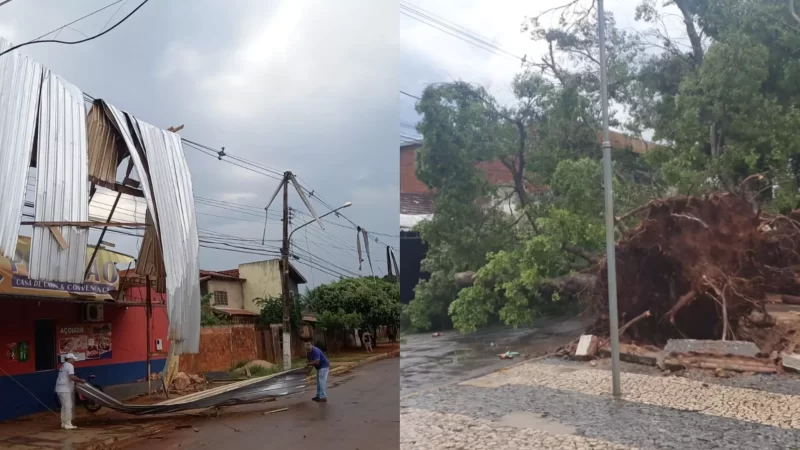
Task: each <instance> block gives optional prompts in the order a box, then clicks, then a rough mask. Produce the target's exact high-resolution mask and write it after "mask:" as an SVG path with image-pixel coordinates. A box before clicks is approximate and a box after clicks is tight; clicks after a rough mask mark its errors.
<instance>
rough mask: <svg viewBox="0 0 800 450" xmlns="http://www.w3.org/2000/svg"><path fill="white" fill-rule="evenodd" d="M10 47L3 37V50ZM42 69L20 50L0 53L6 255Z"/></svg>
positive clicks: (13, 236)
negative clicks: (21, 53) (20, 52)
mask: <svg viewBox="0 0 800 450" xmlns="http://www.w3.org/2000/svg"><path fill="white" fill-rule="evenodd" d="M10 47H11V43H10V42H8V41H7V40H5V39H2V38H0V52H2V51H5V50H7V49H8V48H10ZM42 71H43V69H42V66H41V65H40V64H38V63H36V62H35V61H33V60H30V59H28V58H25V57H23V56H22V55H20V54H19V52H17V51H13V52H11V53H7V54H5V55H3V56H2V57H0V255H2V256H5V257H7V258H13V257H14V253H15V250H16V248H17V237H18V236H19V227H20V223H19V222H20V219H21V217H22V207H23V205H24V203H25V191H26V188H27V180H26V178H27V176H28V167H30V161H31V153H32V151H33V136H34V131H35V128H36V112H37V109H38V105H39V89H40V86H41V82H42Z"/></svg>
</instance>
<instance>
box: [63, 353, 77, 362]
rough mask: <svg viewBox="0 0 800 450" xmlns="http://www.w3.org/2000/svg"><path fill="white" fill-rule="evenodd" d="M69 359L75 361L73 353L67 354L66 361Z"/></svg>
mask: <svg viewBox="0 0 800 450" xmlns="http://www.w3.org/2000/svg"><path fill="white" fill-rule="evenodd" d="M68 359H75V355H73V354H72V353H67V356H65V357H64V361H66V360H68Z"/></svg>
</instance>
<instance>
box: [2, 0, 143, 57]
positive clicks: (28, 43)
mask: <svg viewBox="0 0 800 450" xmlns="http://www.w3.org/2000/svg"><path fill="white" fill-rule="evenodd" d="M149 1H150V0H144V1H142V3H140V4H139V6H137V7H136V8H135V9H134V10H133V11H131V12H130V13H128V15H127V16H125V17H123V18H122V19H121V20H120V21H119V22H117V23H115V24H114V26H112V27H111V28H109V29H107V30H105V31H102V32H100V33H98V34H96V35H94V36H92V37H89V38H86V39H81V40H79V41H71V42H70V41H58V40H55V39H46V40H43V41H38V40H36V41H28V42H23V43H22V44H18V45H15V46H13V47H11V48H9V49H8V50H6V51H4V52H1V53H0V56H3V55H5V54H6V53H9V52H12V51H14V50H17V49H18V48H20V47H25V46H26V45H33V44H46V43H52V44H66V45H75V44H82V43H84V42H89V41H91V40H94V39H97V38H99V37H100V36H103V35H105V34H108V33H110V32H111V31H112V30H113V29H114V28H117V27H118V26H120V25H121V24H122V23H123V22H125V21H126V20H128V18H129V17H131V16H132V15H134V14H135V13H136V11H138V10H139V9H140V8H141V7H142V6H144V5H145V4H146V3H147V2H149ZM65 27H66V25H65ZM61 28H62V29H63V28H64V27H61ZM51 33H52V31H51ZM48 34H50V33H48ZM45 36H47V35H45Z"/></svg>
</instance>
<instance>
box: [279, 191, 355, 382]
mask: <svg viewBox="0 0 800 450" xmlns="http://www.w3.org/2000/svg"><path fill="white" fill-rule="evenodd" d="M284 178H285V180H287V181H286V182H285V183H284V184H283V192H284V194H283V195H284V212H283V214H284V216H283V236H284V237H283V249H282V250H281V266H282V267H280V270H281V272H282V275H283V276H282V277H281V291H282V292H283V370H289V369H291V368H292V345H291V340H292V333H291V330H292V329H291V327H292V323H291V311H292V303H293V301H294V300H293V299H292V293H291V292H290V290H289V248H290V246H291V242H292V235H293V234H294V232H295V231H297V230H299V229H301V228H303V227H305V226H306V225H309V224H312V223H314V222H319V220H320V219H322V218H323V217H325V216H329V215H331V214H333V213H335V212H337V211H339V210H341V209H344V208H348V207H350V206H351V205H352V203H351V202H347V203H345V204H344V205H342V206H340V207H338V208H335V209H332V210H330V211H328V212H326V213H325V214H323V215H321V216H319V217H315V218H314V220H311V221H308V222H306V223H304V224H302V225H300V226H299V227H297V228H295V229H294V230H292V232H291V233H287V230H288V229H289V208H288V199H287V193H286V191H287V186H288V180H289V179H290V178H291V176H287V177H284ZM319 223H320V224H322V222H319Z"/></svg>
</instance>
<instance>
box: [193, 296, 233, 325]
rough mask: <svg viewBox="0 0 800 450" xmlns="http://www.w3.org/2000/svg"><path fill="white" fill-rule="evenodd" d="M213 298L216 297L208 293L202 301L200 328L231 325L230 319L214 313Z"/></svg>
mask: <svg viewBox="0 0 800 450" xmlns="http://www.w3.org/2000/svg"><path fill="white" fill-rule="evenodd" d="M212 297H214V294H213V293H208V294H206V295H204V296H203V298H202V299H201V300H200V326H203V327H212V326H215V325H229V324H231V323H232V322H231V321H230V319H228V318H227V317H225V316H222V315H221V314H219V313H217V312H215V311H214V308H212V306H211V298H212Z"/></svg>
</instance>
